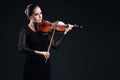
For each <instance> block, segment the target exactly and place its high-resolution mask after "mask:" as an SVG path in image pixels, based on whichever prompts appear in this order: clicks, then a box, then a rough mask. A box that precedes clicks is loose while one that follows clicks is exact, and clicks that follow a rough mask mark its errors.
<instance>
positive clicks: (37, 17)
mask: <svg viewBox="0 0 120 80" xmlns="http://www.w3.org/2000/svg"><path fill="white" fill-rule="evenodd" d="M42 18H43V15H42V11H41V9H40V7H36V8H35V9H34V10H33V14H32V15H31V16H30V17H29V20H30V22H29V24H28V27H29V28H30V29H31V30H32V31H34V32H36V30H35V26H34V23H40V22H41V21H42ZM72 28H73V25H71V24H68V27H67V28H66V30H65V31H64V34H65V35H66V34H67V33H68V32H69V31H70V30H72ZM34 52H35V53H36V54H40V55H43V56H44V57H45V59H46V60H48V59H49V57H50V52H47V51H38V50H34Z"/></svg>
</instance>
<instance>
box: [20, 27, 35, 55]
mask: <svg viewBox="0 0 120 80" xmlns="http://www.w3.org/2000/svg"><path fill="white" fill-rule="evenodd" d="M26 37H27V36H26V31H25V29H24V28H23V29H21V31H20V35H19V40H18V51H19V52H20V53H24V54H30V55H32V54H34V50H32V49H30V48H28V45H27V40H26V39H27V38H26Z"/></svg>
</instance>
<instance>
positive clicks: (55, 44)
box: [52, 33, 66, 49]
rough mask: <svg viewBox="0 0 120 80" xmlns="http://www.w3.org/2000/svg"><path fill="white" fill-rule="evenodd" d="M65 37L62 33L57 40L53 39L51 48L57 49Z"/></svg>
mask: <svg viewBox="0 0 120 80" xmlns="http://www.w3.org/2000/svg"><path fill="white" fill-rule="evenodd" d="M58 34H59V33H58ZM60 34H61V33H60ZM65 36H66V35H64V34H63V33H62V35H60V36H58V38H57V39H53V42H52V48H54V49H57V48H59V47H60V46H61V45H62V43H63V41H64V39H65Z"/></svg>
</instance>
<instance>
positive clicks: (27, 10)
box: [25, 4, 39, 18]
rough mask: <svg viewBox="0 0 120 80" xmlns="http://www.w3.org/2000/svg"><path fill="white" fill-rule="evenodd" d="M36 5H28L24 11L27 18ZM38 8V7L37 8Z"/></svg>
mask: <svg viewBox="0 0 120 80" xmlns="http://www.w3.org/2000/svg"><path fill="white" fill-rule="evenodd" d="M37 6H38V5H37V4H29V5H28V6H27V7H26V9H25V14H26V15H27V17H28V18H29V17H30V16H31V15H32V14H33V10H34V9H35V8H36V7H37ZM38 7H39V6H38Z"/></svg>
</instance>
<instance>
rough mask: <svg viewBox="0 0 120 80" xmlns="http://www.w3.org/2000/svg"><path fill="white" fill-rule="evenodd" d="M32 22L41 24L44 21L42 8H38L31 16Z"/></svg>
mask: <svg viewBox="0 0 120 80" xmlns="http://www.w3.org/2000/svg"><path fill="white" fill-rule="evenodd" d="M30 20H31V21H32V22H33V23H40V22H41V21H42V11H41V9H40V7H36V8H35V9H34V10H33V14H32V15H31V16H30Z"/></svg>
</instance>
